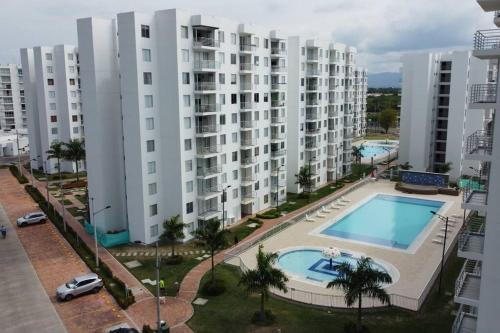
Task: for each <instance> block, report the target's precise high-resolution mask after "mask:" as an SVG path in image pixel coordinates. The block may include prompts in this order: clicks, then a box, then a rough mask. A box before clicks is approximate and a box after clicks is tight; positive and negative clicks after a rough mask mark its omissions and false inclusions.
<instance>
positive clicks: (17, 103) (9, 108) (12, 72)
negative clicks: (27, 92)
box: [0, 64, 28, 130]
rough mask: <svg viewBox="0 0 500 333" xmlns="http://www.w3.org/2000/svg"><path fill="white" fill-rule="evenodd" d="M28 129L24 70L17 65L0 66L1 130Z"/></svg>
mask: <svg viewBox="0 0 500 333" xmlns="http://www.w3.org/2000/svg"><path fill="white" fill-rule="evenodd" d="M27 127H28V122H27V117H26V104H25V101H24V86H23V71H22V68H21V66H19V65H15V64H8V65H0V130H14V129H18V130H19V129H23V128H27Z"/></svg>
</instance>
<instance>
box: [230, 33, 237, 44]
mask: <svg viewBox="0 0 500 333" xmlns="http://www.w3.org/2000/svg"><path fill="white" fill-rule="evenodd" d="M231 44H233V45H236V34H231Z"/></svg>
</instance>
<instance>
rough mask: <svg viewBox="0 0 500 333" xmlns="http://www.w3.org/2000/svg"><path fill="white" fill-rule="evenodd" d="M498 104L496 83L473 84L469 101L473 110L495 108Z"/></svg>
mask: <svg viewBox="0 0 500 333" xmlns="http://www.w3.org/2000/svg"><path fill="white" fill-rule="evenodd" d="M496 102H497V85H496V83H484V84H473V85H472V87H471V94H470V100H469V107H470V108H471V109H485V108H493V107H495V103H496Z"/></svg>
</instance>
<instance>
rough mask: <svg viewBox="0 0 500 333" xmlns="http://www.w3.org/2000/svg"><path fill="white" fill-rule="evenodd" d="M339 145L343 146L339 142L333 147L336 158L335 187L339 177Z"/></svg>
mask: <svg viewBox="0 0 500 333" xmlns="http://www.w3.org/2000/svg"><path fill="white" fill-rule="evenodd" d="M339 147H340V148H342V147H343V144H342V143H341V144H339V145H337V146H336V147H335V158H336V159H337V160H336V162H335V187H337V186H338V178H339V165H338V164H339V161H340V158H339Z"/></svg>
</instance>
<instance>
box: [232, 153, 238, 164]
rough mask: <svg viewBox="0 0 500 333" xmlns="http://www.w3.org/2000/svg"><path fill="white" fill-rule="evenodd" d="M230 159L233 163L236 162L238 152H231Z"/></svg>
mask: <svg viewBox="0 0 500 333" xmlns="http://www.w3.org/2000/svg"><path fill="white" fill-rule="evenodd" d="M231 159H232V161H233V162H236V161H237V160H238V152H237V151H233V152H232V153H231Z"/></svg>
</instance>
